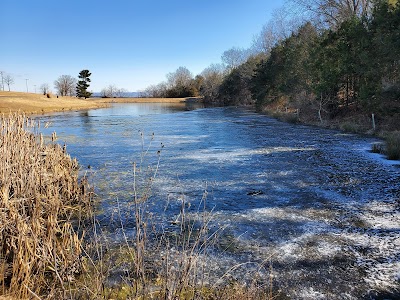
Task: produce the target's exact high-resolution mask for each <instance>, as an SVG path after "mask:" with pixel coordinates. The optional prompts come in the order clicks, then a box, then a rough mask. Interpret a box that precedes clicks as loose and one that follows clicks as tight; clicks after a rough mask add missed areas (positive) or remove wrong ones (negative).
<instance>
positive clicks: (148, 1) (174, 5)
mask: <svg viewBox="0 0 400 300" xmlns="http://www.w3.org/2000/svg"><path fill="white" fill-rule="evenodd" d="M283 1H284V0H277V1H268V0H201V1H200V0H186V1H184V0H141V1H139V0H130V1H128V0H113V1H111V0H109V1H102V0H68V1H67V0H2V1H1V2H0V28H1V41H2V43H1V44H2V45H1V47H0V70H1V71H4V72H6V73H9V74H12V75H13V76H14V79H15V84H14V85H13V86H12V89H13V90H16V91H26V87H25V84H26V81H25V79H28V88H29V91H30V92H33V91H34V85H36V87H37V90H38V89H39V86H40V85H41V84H42V83H48V84H49V85H50V87H51V88H53V82H54V80H55V79H57V78H58V77H59V76H60V75H71V76H74V77H76V76H77V75H78V73H79V71H80V70H82V69H89V70H90V71H91V72H92V84H91V87H90V88H89V89H90V90H92V91H100V90H101V89H102V88H104V87H106V86H108V85H109V84H114V85H116V86H117V87H119V88H125V89H127V90H129V91H137V90H142V89H144V88H146V87H147V86H149V85H151V84H157V83H159V82H161V81H164V80H165V75H166V74H167V73H168V72H173V71H175V70H176V69H177V68H178V67H180V66H185V67H187V68H188V69H189V70H190V71H191V72H192V73H193V75H196V74H198V73H200V72H201V71H202V70H203V69H204V68H206V67H208V66H209V65H210V64H211V63H219V62H221V55H222V53H223V52H224V51H225V50H228V49H230V48H232V47H243V48H247V47H249V46H250V45H251V43H252V39H253V36H254V35H256V34H258V33H259V32H260V30H261V28H262V26H263V25H264V24H265V23H267V22H268V20H269V19H270V18H271V14H272V12H273V10H275V9H277V8H279V7H281V6H282V5H283Z"/></svg>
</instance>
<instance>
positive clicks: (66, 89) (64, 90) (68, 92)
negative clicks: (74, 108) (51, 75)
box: [54, 75, 77, 96]
mask: <svg viewBox="0 0 400 300" xmlns="http://www.w3.org/2000/svg"><path fill="white" fill-rule="evenodd" d="M76 83H77V80H76V78H74V77H72V76H71V75H61V76H60V77H58V79H57V80H56V81H54V87H55V88H56V90H57V93H58V94H60V96H74V95H75V87H76Z"/></svg>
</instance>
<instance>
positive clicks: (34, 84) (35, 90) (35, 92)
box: [33, 84, 36, 94]
mask: <svg viewBox="0 0 400 300" xmlns="http://www.w3.org/2000/svg"><path fill="white" fill-rule="evenodd" d="M33 86H34V87H35V94H36V84H34V85H33Z"/></svg>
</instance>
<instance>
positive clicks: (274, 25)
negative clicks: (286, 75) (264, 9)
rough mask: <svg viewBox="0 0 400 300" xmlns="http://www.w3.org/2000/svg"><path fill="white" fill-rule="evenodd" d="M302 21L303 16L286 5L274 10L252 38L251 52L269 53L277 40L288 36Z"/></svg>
mask: <svg viewBox="0 0 400 300" xmlns="http://www.w3.org/2000/svg"><path fill="white" fill-rule="evenodd" d="M293 1H295V0H293ZM304 22H305V20H304V18H302V17H301V16H299V14H295V13H293V11H292V10H290V9H289V8H288V7H282V8H280V9H277V10H275V11H274V12H273V14H272V19H271V20H270V21H269V22H268V23H266V24H265V25H264V26H263V28H262V29H261V32H260V33H259V34H258V35H256V36H255V37H254V38H253V45H252V48H253V49H254V50H253V52H255V53H265V54H269V53H270V52H271V49H272V48H273V47H274V46H275V45H276V44H277V43H278V42H279V41H281V40H284V39H286V38H288V37H289V36H290V35H291V34H292V32H295V31H296V30H297V29H298V28H299V27H300V26H301V25H302V24H304Z"/></svg>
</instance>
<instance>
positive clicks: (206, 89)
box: [200, 64, 226, 100]
mask: <svg viewBox="0 0 400 300" xmlns="http://www.w3.org/2000/svg"><path fill="white" fill-rule="evenodd" d="M225 74H226V69H225V68H224V66H223V65H222V64H211V65H210V66H209V67H207V68H205V69H204V70H203V71H202V72H201V74H200V76H202V77H203V81H202V85H201V88H200V94H201V95H202V96H203V97H204V98H206V99H207V100H214V99H216V98H217V96H218V89H219V87H220V85H221V83H222V81H223V80H224V77H225Z"/></svg>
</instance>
